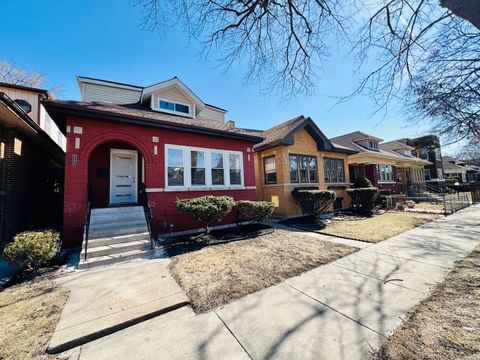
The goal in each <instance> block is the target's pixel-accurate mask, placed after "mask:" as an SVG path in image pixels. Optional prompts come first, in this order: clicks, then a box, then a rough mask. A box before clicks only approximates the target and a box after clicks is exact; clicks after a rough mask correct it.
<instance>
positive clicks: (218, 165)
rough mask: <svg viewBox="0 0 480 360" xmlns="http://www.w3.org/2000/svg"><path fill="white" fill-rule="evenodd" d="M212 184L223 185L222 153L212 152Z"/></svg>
mask: <svg viewBox="0 0 480 360" xmlns="http://www.w3.org/2000/svg"><path fill="white" fill-rule="evenodd" d="M211 156H212V160H211V161H212V185H224V184H225V176H224V175H225V174H224V173H223V153H217V152H212V154H211Z"/></svg>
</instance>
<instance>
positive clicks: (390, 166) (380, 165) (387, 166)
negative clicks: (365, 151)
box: [375, 164, 395, 184]
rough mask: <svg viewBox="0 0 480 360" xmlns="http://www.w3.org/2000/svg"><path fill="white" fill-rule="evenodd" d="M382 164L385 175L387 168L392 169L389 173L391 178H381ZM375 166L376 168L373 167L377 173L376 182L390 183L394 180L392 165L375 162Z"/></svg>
mask: <svg viewBox="0 0 480 360" xmlns="http://www.w3.org/2000/svg"><path fill="white" fill-rule="evenodd" d="M382 166H383V167H384V169H385V172H384V174H385V175H387V171H386V169H387V168H390V169H392V172H391V174H392V179H391V180H390V179H388V180H386V179H385V180H382ZM376 167H377V168H378V170H377V169H375V171H377V175H379V176H377V177H378V178H377V182H378V183H379V184H392V183H394V182H395V171H394V170H393V165H388V164H377V165H376ZM389 174H390V172H389ZM385 177H386V176H385Z"/></svg>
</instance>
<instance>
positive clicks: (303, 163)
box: [300, 156, 308, 183]
mask: <svg viewBox="0 0 480 360" xmlns="http://www.w3.org/2000/svg"><path fill="white" fill-rule="evenodd" d="M307 163H308V158H307V157H306V156H300V182H302V183H306V182H308V175H307Z"/></svg>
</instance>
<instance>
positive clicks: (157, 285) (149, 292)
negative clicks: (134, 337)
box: [48, 259, 188, 353]
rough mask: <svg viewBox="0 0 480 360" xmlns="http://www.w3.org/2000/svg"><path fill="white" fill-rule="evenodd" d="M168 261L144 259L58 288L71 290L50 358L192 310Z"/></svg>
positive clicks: (73, 278)
mask: <svg viewBox="0 0 480 360" xmlns="http://www.w3.org/2000/svg"><path fill="white" fill-rule="evenodd" d="M169 261H170V260H169V259H141V260H136V261H131V262H126V263H119V264H116V265H111V266H108V267H101V268H96V269H92V270H84V271H77V272H75V273H73V274H71V275H67V276H63V277H60V278H58V279H56V280H54V281H55V285H57V286H60V287H63V288H67V289H69V290H70V295H69V297H68V300H67V303H66V304H65V307H64V309H63V312H62V315H61V317H60V320H59V322H58V324H57V327H56V329H55V332H54V334H53V336H52V339H51V340H50V344H49V346H48V352H50V353H58V352H61V351H65V350H67V349H71V348H73V347H74V346H78V345H82V344H84V343H86V342H88V341H92V340H95V339H98V338H99V337H102V336H105V335H108V334H111V333H112V332H114V331H118V330H120V329H124V328H126V327H128V326H131V325H133V324H137V323H139V322H142V321H145V320H147V319H151V318H152V317H155V316H158V315H160V314H163V313H166V312H169V311H172V310H174V309H178V308H179V307H182V306H185V305H187V304H188V299H187V297H186V295H185V293H184V292H183V290H182V289H181V288H180V287H179V286H178V284H177V283H176V281H175V280H174V279H173V278H172V276H171V275H170V272H169V270H168V265H169Z"/></svg>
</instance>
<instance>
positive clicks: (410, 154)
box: [403, 149, 412, 156]
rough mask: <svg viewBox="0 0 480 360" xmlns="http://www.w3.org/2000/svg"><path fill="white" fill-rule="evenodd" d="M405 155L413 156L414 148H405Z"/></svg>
mask: <svg viewBox="0 0 480 360" xmlns="http://www.w3.org/2000/svg"><path fill="white" fill-rule="evenodd" d="M403 155H407V156H412V150H406V149H405V150H403Z"/></svg>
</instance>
